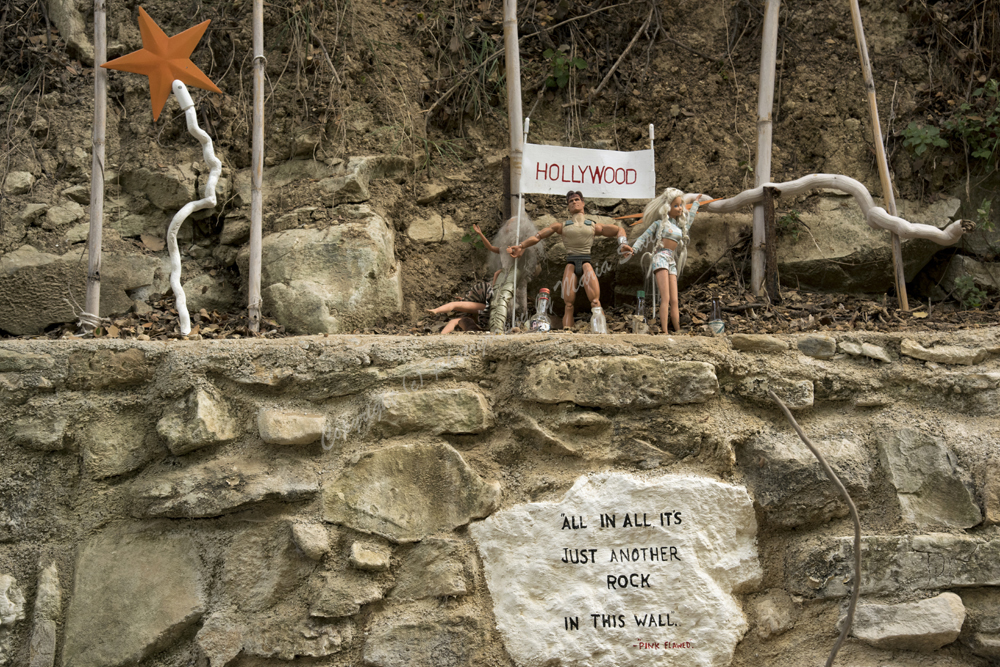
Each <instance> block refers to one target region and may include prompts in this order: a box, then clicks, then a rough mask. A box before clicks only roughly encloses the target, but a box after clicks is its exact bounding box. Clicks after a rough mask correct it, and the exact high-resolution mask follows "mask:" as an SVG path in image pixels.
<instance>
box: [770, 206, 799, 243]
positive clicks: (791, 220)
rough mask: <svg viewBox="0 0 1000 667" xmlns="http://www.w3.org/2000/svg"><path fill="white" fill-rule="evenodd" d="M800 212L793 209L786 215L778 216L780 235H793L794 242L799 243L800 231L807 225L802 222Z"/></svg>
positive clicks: (777, 225) (777, 224)
mask: <svg viewBox="0 0 1000 667" xmlns="http://www.w3.org/2000/svg"><path fill="white" fill-rule="evenodd" d="M799 215H800V214H799V212H798V211H797V210H795V209H792V210H791V211H789V212H788V213H786V214H785V215H783V216H781V217H780V218H778V220H777V223H776V227H777V228H778V236H791V237H792V243H797V242H798V240H799V232H801V231H802V228H803V227H805V224H804V223H803V222H802V218H801V217H799Z"/></svg>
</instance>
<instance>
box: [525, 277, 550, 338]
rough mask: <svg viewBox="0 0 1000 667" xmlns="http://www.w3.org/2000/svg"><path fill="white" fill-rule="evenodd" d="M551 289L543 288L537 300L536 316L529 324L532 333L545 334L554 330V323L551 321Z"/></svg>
mask: <svg viewBox="0 0 1000 667" xmlns="http://www.w3.org/2000/svg"><path fill="white" fill-rule="evenodd" d="M550 300H551V296H550V295H549V289H548V288H547V287H543V288H542V289H541V290H539V292H538V296H537V297H536V298H535V314H534V316H533V317H532V318H531V321H530V322H529V325H528V328H529V330H530V331H532V332H537V333H545V332H547V331H550V330H551V329H552V321H551V320H550V319H549V315H548V311H549V301H550Z"/></svg>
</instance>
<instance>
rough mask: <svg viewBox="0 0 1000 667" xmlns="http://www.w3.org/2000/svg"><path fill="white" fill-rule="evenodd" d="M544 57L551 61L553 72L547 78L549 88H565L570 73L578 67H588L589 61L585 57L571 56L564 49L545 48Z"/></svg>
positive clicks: (546, 83)
mask: <svg viewBox="0 0 1000 667" xmlns="http://www.w3.org/2000/svg"><path fill="white" fill-rule="evenodd" d="M542 57H543V58H545V59H546V60H548V61H549V66H550V67H551V68H552V74H550V75H549V77H548V78H547V79H546V80H545V85H546V86H547V87H549V88H565V87H566V84H567V83H569V73H570V71H571V70H572V69H573V68H574V67H575V68H576V69H580V70H582V69H587V61H586V60H584V59H583V58H571V57H570V56H568V55H566V53H565V52H563V51H558V50H554V49H545V51H544V52H542Z"/></svg>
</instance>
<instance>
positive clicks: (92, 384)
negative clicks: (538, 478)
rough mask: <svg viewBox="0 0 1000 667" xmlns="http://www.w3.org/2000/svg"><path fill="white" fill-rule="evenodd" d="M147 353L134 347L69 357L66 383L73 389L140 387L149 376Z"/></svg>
mask: <svg viewBox="0 0 1000 667" xmlns="http://www.w3.org/2000/svg"><path fill="white" fill-rule="evenodd" d="M152 374H153V369H152V368H150V360H149V359H147V358H146V354H145V353H144V352H143V351H142V350H140V349H137V348H134V347H133V348H130V349H127V350H122V351H121V352H116V351H115V350H96V351H94V352H93V353H88V352H83V351H81V352H78V353H74V354H71V355H70V358H69V375H68V377H67V378H66V384H67V385H69V387H70V388H72V389H104V388H107V387H126V386H129V385H136V384H142V383H144V382H146V381H147V380H148V379H149V378H150V377H152Z"/></svg>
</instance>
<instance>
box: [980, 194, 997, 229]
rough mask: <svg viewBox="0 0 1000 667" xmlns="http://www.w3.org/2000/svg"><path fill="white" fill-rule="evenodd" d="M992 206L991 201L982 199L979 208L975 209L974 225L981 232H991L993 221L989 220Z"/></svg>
mask: <svg viewBox="0 0 1000 667" xmlns="http://www.w3.org/2000/svg"><path fill="white" fill-rule="evenodd" d="M992 206H993V200H992V199H984V200H983V201H982V202H981V203H980V204H979V208H977V209H976V225H977V226H978V227H979V229H982V230H983V231H987V232H992V231H993V221H992V220H990V208H991V207H992Z"/></svg>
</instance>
